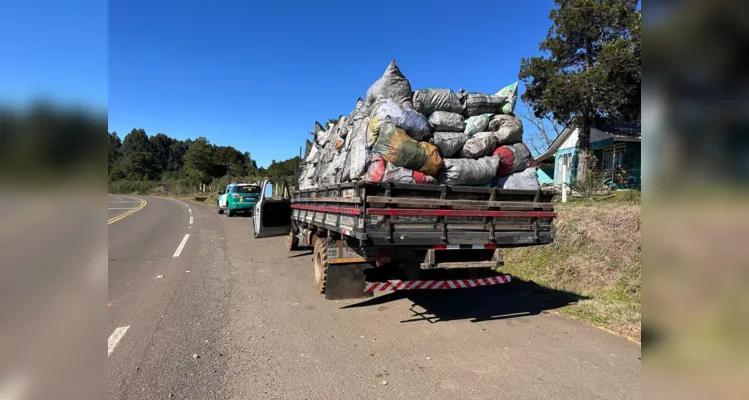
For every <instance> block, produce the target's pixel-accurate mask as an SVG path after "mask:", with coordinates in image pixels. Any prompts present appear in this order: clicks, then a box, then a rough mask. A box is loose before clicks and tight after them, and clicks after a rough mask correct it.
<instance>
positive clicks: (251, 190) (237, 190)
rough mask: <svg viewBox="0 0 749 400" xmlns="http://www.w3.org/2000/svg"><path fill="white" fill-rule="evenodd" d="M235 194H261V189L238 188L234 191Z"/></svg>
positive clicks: (256, 187) (255, 187)
mask: <svg viewBox="0 0 749 400" xmlns="http://www.w3.org/2000/svg"><path fill="white" fill-rule="evenodd" d="M234 192H235V193H248V194H259V193H260V187H259V186H237V187H236V188H235V189H234Z"/></svg>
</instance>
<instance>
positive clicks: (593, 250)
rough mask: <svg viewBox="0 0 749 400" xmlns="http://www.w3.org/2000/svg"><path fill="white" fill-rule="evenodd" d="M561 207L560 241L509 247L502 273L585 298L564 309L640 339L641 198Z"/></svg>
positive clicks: (577, 316) (628, 336)
mask: <svg viewBox="0 0 749 400" xmlns="http://www.w3.org/2000/svg"><path fill="white" fill-rule="evenodd" d="M556 207H557V214H558V219H557V221H556V228H557V233H556V239H555V242H554V244H552V245H549V246H539V247H529V248H520V249H509V250H505V252H504V260H505V265H504V266H503V267H502V272H507V273H510V274H512V275H514V276H517V277H518V278H520V279H523V280H531V281H534V282H536V283H537V284H540V285H543V286H547V287H550V288H553V289H559V290H565V291H569V292H572V293H576V294H579V295H581V296H583V297H585V298H586V299H584V300H580V301H578V302H577V303H574V304H571V305H568V306H566V307H563V308H560V309H558V312H560V313H561V314H564V315H567V316H570V317H574V318H577V319H581V320H584V321H588V322H590V323H593V324H595V325H598V326H600V327H603V328H606V329H608V330H611V331H614V332H616V333H617V334H620V335H622V336H624V337H627V338H629V339H634V340H636V341H638V342H639V341H640V338H641V322H640V320H641V314H640V305H641V302H642V293H641V290H642V287H641V276H642V268H641V263H642V253H641V244H640V243H641V232H640V221H641V210H640V204H639V202H638V201H630V200H629V199H628V200H627V201H621V199H620V198H613V199H611V200H609V201H606V200H604V201H579V202H572V203H567V204H557V205H556Z"/></svg>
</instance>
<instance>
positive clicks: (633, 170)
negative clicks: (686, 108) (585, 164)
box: [591, 139, 642, 189]
mask: <svg viewBox="0 0 749 400" xmlns="http://www.w3.org/2000/svg"><path fill="white" fill-rule="evenodd" d="M615 145H616V146H619V147H621V146H624V154H623V156H622V168H624V169H625V170H626V171H627V172H628V173H629V175H630V180H631V182H630V184H627V185H615V184H611V183H610V186H611V188H612V189H624V188H633V189H639V188H640V187H641V186H642V181H641V174H642V151H641V149H642V145H641V143H640V142H616V143H614V141H613V139H611V140H608V139H607V140H602V141H599V142H596V143H595V146H594V143H591V149H592V150H593V155H594V156H595V157H596V158H597V159H598V163H599V166H602V165H603V153H604V151H605V150H607V149H611V148H612V147H614V146H615Z"/></svg>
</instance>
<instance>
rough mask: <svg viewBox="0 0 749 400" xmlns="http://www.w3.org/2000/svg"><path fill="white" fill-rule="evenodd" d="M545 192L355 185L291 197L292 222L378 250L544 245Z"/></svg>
mask: <svg viewBox="0 0 749 400" xmlns="http://www.w3.org/2000/svg"><path fill="white" fill-rule="evenodd" d="M552 197H553V194H552V193H549V192H543V191H523V190H504V189H497V188H475V187H461V186H447V185H412V184H392V183H366V182H356V183H347V184H340V185H335V186H329V187H325V188H317V189H308V190H298V191H296V192H295V193H294V198H293V200H292V205H291V207H292V209H293V213H292V219H294V221H295V222H296V223H302V224H310V225H312V226H315V227H318V228H321V229H328V230H331V231H334V232H337V233H340V234H342V235H346V236H351V237H354V238H358V239H360V240H361V241H363V242H364V241H366V242H368V243H369V244H377V245H417V246H422V245H434V244H482V243H488V244H491V243H494V244H497V245H501V246H502V247H516V246H525V245H536V244H545V243H551V242H552V241H553V236H554V229H553V219H554V218H555V217H556V213H555V212H554V205H553V203H552V202H551V200H552Z"/></svg>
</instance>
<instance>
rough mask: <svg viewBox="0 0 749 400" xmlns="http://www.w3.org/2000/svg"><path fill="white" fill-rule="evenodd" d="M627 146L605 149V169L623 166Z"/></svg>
mask: <svg viewBox="0 0 749 400" xmlns="http://www.w3.org/2000/svg"><path fill="white" fill-rule="evenodd" d="M624 150H625V146H617V147H612V148H609V149H604V150H603V165H602V166H603V170H604V171H613V170H615V169H616V168H617V167H621V165H622V159H623V158H624Z"/></svg>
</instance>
